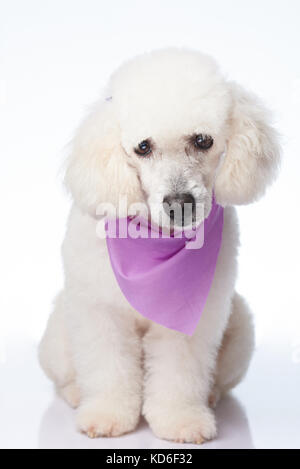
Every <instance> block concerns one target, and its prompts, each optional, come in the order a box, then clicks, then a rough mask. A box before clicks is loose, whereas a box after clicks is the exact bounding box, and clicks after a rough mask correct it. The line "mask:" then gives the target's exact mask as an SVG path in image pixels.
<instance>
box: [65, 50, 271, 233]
mask: <svg viewBox="0 0 300 469" xmlns="http://www.w3.org/2000/svg"><path fill="white" fill-rule="evenodd" d="M105 93H106V94H105V96H104V98H103V99H102V100H101V101H100V102H99V103H97V105H96V106H95V107H94V108H93V109H92V111H91V113H90V115H89V116H88V118H87V119H86V120H85V122H84V123H83V124H82V126H81V127H80V129H79V130H78V132H77V134H76V136H75V138H74V141H73V145H72V151H71V156H70V159H69V163H68V168H67V172H66V184H67V186H68V187H69V189H70V190H71V192H72V194H73V197H74V199H75V201H76V203H77V204H78V205H79V206H81V207H82V209H83V210H85V211H88V212H89V213H91V214H93V215H94V214H95V211H96V208H97V206H98V205H99V204H100V203H107V202H109V203H112V204H114V205H115V206H118V204H119V200H120V198H121V197H122V196H126V197H127V199H128V203H129V204H130V203H134V202H144V203H145V202H146V204H147V206H148V208H149V209H150V213H151V216H152V219H153V220H154V221H155V222H156V223H158V224H160V225H162V226H164V225H165V224H166V225H167V224H169V223H170V218H171V220H172V223H173V224H174V225H176V226H182V225H190V224H191V223H192V222H193V223H194V224H199V223H200V222H201V221H202V220H203V218H204V217H206V216H208V214H209V212H210V208H211V201H212V196H213V194H215V197H216V201H217V202H218V203H219V204H221V205H223V206H225V205H227V204H245V203H249V202H251V201H253V200H255V199H256V198H258V197H259V196H260V195H261V194H262V193H263V192H264V190H265V187H266V186H267V185H268V183H270V182H271V180H272V179H273V177H274V175H275V173H276V168H277V165H278V161H279V146H278V142H277V135H276V132H275V131H274V130H273V129H272V127H271V126H270V125H269V123H268V120H269V117H268V114H267V112H266V110H265V109H264V107H263V106H262V104H261V103H260V102H259V101H258V100H257V98H256V97H254V96H252V95H250V94H249V93H247V92H245V91H244V90H243V89H242V88H240V87H239V86H237V85H236V84H234V83H230V82H228V81H226V80H225V79H224V78H223V77H222V75H221V74H220V72H219V70H218V68H217V66H216V64H215V62H214V61H213V60H212V59H210V58H209V57H207V56H204V55H202V54H200V53H198V52H192V51H183V50H175V49H171V50H164V51H158V52H153V53H151V54H148V55H144V56H141V57H138V58H136V59H134V60H133V61H130V62H128V63H126V64H125V65H123V66H122V67H121V68H120V69H119V70H118V71H117V72H116V73H115V74H114V75H113V76H112V77H111V80H110V83H109V85H108V87H107V89H106V91H105ZM176 206H177V208H178V207H179V208H180V209H182V208H184V209H186V210H183V211H182V210H176ZM197 207H201V210H197ZM173 208H175V209H174V210H173ZM121 215H124V216H125V215H126V214H121Z"/></svg>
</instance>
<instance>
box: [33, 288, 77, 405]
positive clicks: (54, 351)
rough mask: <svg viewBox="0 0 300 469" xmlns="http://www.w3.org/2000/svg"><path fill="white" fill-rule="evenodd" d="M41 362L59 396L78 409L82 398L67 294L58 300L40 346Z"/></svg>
mask: <svg viewBox="0 0 300 469" xmlns="http://www.w3.org/2000/svg"><path fill="white" fill-rule="evenodd" d="M39 361H40V364H41V367H42V368H43V370H44V372H45V373H46V375H47V376H48V377H49V378H50V379H51V380H52V381H53V382H54V383H55V386H56V389H57V392H58V394H59V395H60V396H61V397H63V398H64V399H65V401H66V402H67V403H68V404H69V405H70V406H71V407H77V406H78V405H79V401H80V396H79V389H78V387H77V384H76V376H75V370H74V366H73V363H72V359H71V355H70V343H69V340H68V337H67V333H66V325H65V292H61V293H60V294H59V295H58V297H57V298H56V301H55V306H54V310H53V312H52V314H51V316H50V318H49V321H48V324H47V328H46V331H45V334H44V336H43V338H42V340H41V343H40V346H39Z"/></svg>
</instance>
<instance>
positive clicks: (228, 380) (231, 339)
mask: <svg viewBox="0 0 300 469" xmlns="http://www.w3.org/2000/svg"><path fill="white" fill-rule="evenodd" d="M254 342H255V338H254V327H253V323H252V316H251V313H250V310H249V308H248V305H247V303H246V301H245V300H244V298H243V297H241V296H240V295H238V294H237V293H235V295H234V297H233V300H232V313H231V315H230V318H229V321H228V325H227V328H226V330H225V333H224V336H223V340H222V345H221V347H220V350H219V355H218V360H217V367H216V382H215V386H214V388H213V390H212V393H211V396H210V405H211V406H212V407H215V406H216V405H217V402H218V400H219V399H220V398H221V396H222V395H224V394H225V393H226V392H228V391H229V390H230V389H232V388H234V387H235V386H236V385H237V384H238V383H239V382H240V381H241V380H242V379H243V377H244V376H245V374H246V372H247V370H248V367H249V365H250V361H251V358H252V354H253V350H254Z"/></svg>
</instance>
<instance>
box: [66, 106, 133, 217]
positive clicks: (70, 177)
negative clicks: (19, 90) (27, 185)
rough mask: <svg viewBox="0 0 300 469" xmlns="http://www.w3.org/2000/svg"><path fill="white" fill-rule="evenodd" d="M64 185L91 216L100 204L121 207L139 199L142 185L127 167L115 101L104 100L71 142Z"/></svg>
mask: <svg viewBox="0 0 300 469" xmlns="http://www.w3.org/2000/svg"><path fill="white" fill-rule="evenodd" d="M65 185H66V187H67V189H68V191H69V192H70V193H71V195H72V197H73V199H74V201H75V203H76V204H77V205H78V206H79V207H80V208H81V209H82V210H83V211H84V212H88V213H90V214H91V215H93V216H94V215H95V214H96V209H97V207H98V205H99V204H100V203H109V204H113V205H114V206H115V207H117V206H118V203H119V200H120V198H121V197H124V196H126V197H127V200H128V203H129V204H130V203H132V202H136V201H138V200H139V194H140V184H139V182H138V178H137V175H136V173H135V171H134V170H133V169H132V168H131V167H130V166H129V165H128V164H127V155H126V153H125V151H124V150H123V148H122V146H121V141H120V129H119V124H118V120H117V118H116V116H115V112H114V108H113V104H112V102H111V101H110V100H109V101H105V100H104V101H101V102H100V103H98V104H97V105H96V106H94V108H93V109H92V110H91V112H90V113H89V115H88V116H87V118H86V119H85V120H84V121H83V123H82V124H81V125H80V127H79V129H78V130H77V132H76V134H75V137H74V139H73V140H72V142H71V152H70V156H69V158H68V160H67V167H66V173H65Z"/></svg>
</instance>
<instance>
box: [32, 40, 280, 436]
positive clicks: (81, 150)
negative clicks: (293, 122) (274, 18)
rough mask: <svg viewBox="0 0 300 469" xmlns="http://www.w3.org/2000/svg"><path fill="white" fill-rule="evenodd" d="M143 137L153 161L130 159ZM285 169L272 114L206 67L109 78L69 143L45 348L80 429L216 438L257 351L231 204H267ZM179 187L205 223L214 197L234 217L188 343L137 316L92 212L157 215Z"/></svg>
mask: <svg viewBox="0 0 300 469" xmlns="http://www.w3.org/2000/svg"><path fill="white" fill-rule="evenodd" d="M106 97H112V99H105V98H106ZM197 133H203V134H208V135H211V136H212V137H213V139H214V145H213V147H212V149H211V150H210V151H209V152H208V153H207V154H205V155H202V156H200V157H199V156H198V155H196V154H194V153H193V151H192V150H189V149H187V148H186V143H185V140H184V139H185V136H187V135H191V134H197ZM145 138H151V139H152V140H153V142H155V148H154V150H153V155H152V156H151V158H150V159H148V160H147V161H145V160H142V159H140V158H138V157H137V155H136V154H135V153H134V148H135V147H136V145H137V144H138V143H139V142H140V141H142V140H144V139H145ZM225 147H227V152H226V157H225V160H224V162H223V164H222V165H221V166H220V158H221V155H222V153H223V151H224V148H225ZM278 162H279V146H278V142H277V136H276V132H275V131H274V130H273V129H272V127H271V126H270V124H269V117H268V114H267V112H266V110H265V109H264V107H263V106H262V104H261V103H260V101H259V100H258V99H257V98H256V97H254V96H252V95H251V94H249V93H247V92H246V91H244V90H243V89H242V88H241V87H239V86H238V85H236V84H234V83H231V82H228V81H226V80H225V79H224V78H223V76H222V75H221V74H220V72H219V70H218V68H217V66H216V64H215V63H214V61H213V60H212V59H211V58H209V57H207V56H205V55H202V54H200V53H198V52H193V51H188V50H176V49H169V50H163V51H158V52H153V53H150V54H146V55H144V56H141V57H138V58H136V59H134V60H133V61H130V62H128V63H126V64H125V65H123V66H122V67H121V68H120V69H119V70H118V71H117V72H116V73H115V74H114V75H113V76H112V78H111V80H110V83H109V85H108V87H107V89H106V90H105V94H104V95H103V97H102V98H101V100H100V101H99V102H98V103H97V104H96V105H95V106H94V107H93V108H92V110H91V112H90V114H89V116H88V117H87V118H86V120H85V121H84V122H83V124H82V125H81V126H80V128H79V129H78V131H77V134H76V136H75V138H74V141H73V143H72V150H71V155H70V158H69V160H68V165H67V170H66V185H67V187H68V189H69V190H70V192H71V194H72V197H73V199H74V206H73V208H72V211H71V214H70V218H69V223H68V229H67V234H66V239H65V241H64V244H63V259H64V268H65V286H64V289H63V291H62V292H61V293H60V294H59V296H58V298H57V300H56V303H55V308H54V311H53V314H52V316H51V318H50V320H49V323H48V327H47V330H46V332H45V335H44V338H43V340H42V343H41V346H40V362H41V365H42V367H43V368H44V370H45V372H46V373H47V375H48V376H49V377H50V378H51V379H52V380H53V381H54V382H55V384H56V387H57V389H58V391H59V393H60V394H61V395H62V396H63V397H64V398H65V399H66V400H67V401H68V402H69V403H70V404H71V405H72V406H74V407H78V406H79V408H78V414H77V425H78V428H79V429H80V430H81V431H83V432H85V433H87V434H88V435H89V436H91V437H95V436H100V435H101V436H116V435H121V434H123V433H125V432H129V431H132V430H133V429H134V428H135V427H136V425H137V423H138V420H139V417H140V414H141V412H143V414H144V415H145V417H146V419H147V420H148V422H149V424H150V426H151V428H152V429H153V431H154V433H155V434H156V435H157V436H158V437H161V438H165V439H169V440H176V441H183V442H202V441H203V440H205V439H210V438H213V437H214V436H215V435H216V423H215V418H214V413H213V410H212V408H211V407H212V406H213V405H215V404H216V402H217V400H218V398H219V397H220V395H221V394H222V393H224V392H226V391H228V390H229V389H231V388H232V387H233V386H235V385H236V384H237V383H238V382H239V381H240V379H241V378H242V377H243V376H244V374H245V372H246V370H247V368H248V365H249V361H250V358H251V355H252V351H253V347H254V333H253V326H252V321H251V315H250V313H249V311H248V308H247V305H246V303H245V301H244V300H243V299H242V298H241V297H240V296H239V295H237V294H236V293H235V281H236V276H237V249H238V244H239V235H238V223H237V219H236V214H235V209H234V208H233V207H232V205H234V204H245V203H250V202H252V201H253V200H255V199H256V198H258V197H259V196H261V195H262V193H263V192H264V190H265V188H266V186H267V185H268V184H269V183H270V182H271V181H272V179H273V177H274V176H275V174H276V169H277V166H278ZM219 166H220V167H219ZM174 181H175V182H174ZM174 184H175V186H176V184H177V185H178V184H180V185H181V186H182V187H183V190H185V189H186V188H188V190H190V191H192V192H193V191H194V195H195V198H196V199H197V200H198V199H199V200H200V199H201V201H204V203H205V207H206V209H207V212H209V209H210V204H211V197H212V194H213V191H214V193H215V195H216V199H217V202H218V203H219V204H222V205H223V206H225V207H226V208H225V221H224V233H223V242H222V247H221V251H220V254H219V258H218V263H217V268H216V273H215V277H214V281H213V285H212V288H211V291H210V293H209V297H208V300H207V304H206V306H205V310H204V312H203V315H202V317H201V320H200V322H199V324H198V327H197V330H196V333H195V334H194V336H192V337H187V336H185V335H183V334H181V333H179V332H174V331H171V330H168V329H166V328H164V327H162V326H159V325H157V324H154V323H152V322H150V321H148V320H146V319H144V318H142V317H141V316H140V315H139V314H138V313H137V312H136V311H134V310H133V309H132V308H131V307H130V305H129V304H128V303H127V301H126V300H125V298H124V296H123V295H122V293H121V292H120V290H119V287H118V285H117V282H116V279H115V277H114V275H113V272H112V269H111V266H110V262H109V258H108V254H107V249H106V243H105V241H103V240H100V239H99V238H97V236H96V228H97V227H96V225H97V220H96V219H95V213H96V210H97V206H98V204H100V203H102V202H110V203H113V204H114V205H117V204H118V201H119V200H120V197H122V196H126V197H127V199H128V202H129V203H132V202H146V203H147V204H148V205H149V207H150V210H151V213H152V216H153V217H155V209H154V206H155V204H156V206H157V204H159V203H161V202H162V197H163V195H165V194H166V193H167V192H168V191H172V190H174ZM206 214H207V213H206ZM210 404H211V405H210Z"/></svg>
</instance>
